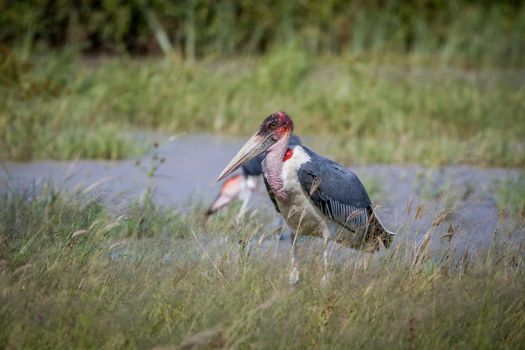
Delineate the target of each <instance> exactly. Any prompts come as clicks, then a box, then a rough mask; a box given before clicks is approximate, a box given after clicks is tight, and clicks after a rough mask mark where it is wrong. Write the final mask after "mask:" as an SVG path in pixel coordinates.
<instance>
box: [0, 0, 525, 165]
mask: <svg viewBox="0 0 525 350" xmlns="http://www.w3.org/2000/svg"><path fill="white" fill-rule="evenodd" d="M0 23H2V24H3V25H1V26H0V42H1V43H3V44H2V45H6V46H0V159H3V160H31V159H42V158H54V159H72V158H75V157H81V158H106V159H119V158H123V157H127V156H135V155H138V154H140V153H141V152H142V151H143V150H144V145H143V144H142V143H141V142H140V141H137V140H136V139H135V138H134V137H133V136H132V135H133V134H134V132H135V131H137V130H143V129H145V128H146V129H154V130H158V131H160V132H164V133H184V132H195V131H198V132H215V133H219V132H220V133H228V134H236V135H241V134H242V135H245V134H248V133H251V132H253V130H254V129H255V127H256V126H257V125H258V123H259V122H260V120H261V119H262V118H263V117H265V116H266V115H268V114H269V113H271V112H274V111H276V110H285V111H287V112H289V113H290V114H291V115H292V116H293V117H294V120H295V121H296V122H297V123H296V124H297V128H296V129H297V130H296V131H297V132H298V133H299V134H301V135H309V134H310V135H311V134H315V135H316V136H317V135H321V136H323V138H324V139H325V140H328V142H325V143H323V144H321V145H314V146H318V148H322V149H320V151H324V152H327V153H329V154H331V155H332V156H335V157H336V158H338V159H339V160H340V161H343V162H345V163H349V162H358V163H365V162H418V163H425V164H442V163H470V164H477V165H482V166H524V165H525V147H524V144H523V139H525V119H524V118H523V116H524V114H525V102H524V101H525V89H524V75H523V68H524V67H525V35H524V34H523V33H525V5H524V4H523V3H522V2H519V1H517V2H516V1H507V2H501V1H500V2H495V3H491V2H480V1H478V2H472V1H467V0H458V1H438V2H436V1H415V0H414V1H399V0H388V1H379V0H377V1H343V0H333V1H321V2H319V1H311V0H308V1H301V2H290V1H282V0H271V1H264V2H253V1H245V0H226V1H209V0H182V1H177V2H171V1H165V0H153V1H148V0H144V1H131V2H117V1H111V0H105V1H81V2H78V3H72V2H67V1H49V0H37V1H28V0H22V1H16V2H7V3H2V4H0ZM161 49H162V50H161ZM159 51H163V53H164V55H163V58H159V57H158V56H154V55H155V54H158V53H159ZM105 54H110V55H109V56H104V55H105ZM141 54H148V55H149V56H140V55H141Z"/></svg>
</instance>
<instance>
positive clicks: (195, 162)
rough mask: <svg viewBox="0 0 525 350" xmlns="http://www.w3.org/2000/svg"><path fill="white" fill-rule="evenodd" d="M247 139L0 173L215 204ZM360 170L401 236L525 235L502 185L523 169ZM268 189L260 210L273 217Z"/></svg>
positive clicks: (188, 140)
mask: <svg viewBox="0 0 525 350" xmlns="http://www.w3.org/2000/svg"><path fill="white" fill-rule="evenodd" d="M243 141H245V139H244V138H224V137H218V136H210V135H190V136H183V137H178V138H174V139H172V140H167V139H166V138H162V139H161V142H160V146H159V147H158V148H152V149H151V151H150V153H149V154H148V155H147V156H145V157H144V158H142V159H130V160H123V161H117V162H108V161H90V160H78V161H74V162H57V161H40V162H29V163H10V162H8V163H4V170H3V171H0V188H2V187H3V188H5V187H6V186H26V185H32V184H34V183H37V184H38V183H41V182H43V181H51V182H53V183H55V184H56V185H57V186H60V187H63V188H65V189H69V190H72V189H75V188H85V189H87V190H88V191H90V192H91V193H95V194H97V195H99V196H101V197H103V198H104V199H106V200H108V201H109V202H110V203H111V204H112V205H114V206H115V207H119V206H126V205H127V204H128V203H129V200H130V199H133V198H138V197H139V196H140V195H141V194H142V193H144V191H145V189H146V188H147V187H148V186H152V188H154V189H155V200H156V201H157V202H158V203H159V204H165V205H176V206H179V207H181V208H184V206H185V205H187V203H188V201H189V199H192V198H193V199H198V200H203V201H205V202H209V201H211V200H212V199H213V198H214V197H215V195H216V194H217V191H218V188H219V185H218V184H217V183H216V182H215V179H216V177H217V175H218V174H219V173H220V171H221V170H222V169H223V167H224V166H225V165H226V164H227V163H228V162H229V160H230V159H231V157H232V156H233V154H235V152H236V151H237V150H238V149H239V147H240V146H241V145H242V143H243ZM306 141H307V142H306V143H308V140H306ZM154 157H156V158H157V160H158V159H160V158H165V161H164V162H163V163H162V164H160V165H159V167H158V169H157V170H156V171H155V172H154V174H153V176H152V177H149V176H148V175H147V172H148V171H149V170H150V169H151V167H152V164H154V163H155V162H157V160H154V159H153V158H154ZM137 160H138V161H139V163H140V164H138V165H137V164H136V163H137ZM352 170H354V171H355V172H356V173H357V174H358V175H359V176H360V177H361V178H362V179H363V181H364V182H365V184H370V185H371V187H372V188H374V189H376V190H374V191H372V193H371V197H372V200H373V201H374V203H375V205H377V206H378V208H377V210H378V213H379V215H380V218H381V220H382V221H383V222H384V223H385V225H386V226H387V227H388V228H389V229H391V230H393V231H399V232H403V234H402V235H400V237H399V238H398V239H397V240H401V239H413V238H414V237H416V240H421V239H422V237H423V236H424V234H425V233H427V232H429V231H431V232H432V233H433V235H432V237H433V240H434V241H435V242H436V243H437V245H438V246H439V243H440V242H442V241H443V240H445V238H442V236H443V235H445V234H447V232H448V231H449V230H450V229H452V228H454V229H455V231H456V235H455V237H454V239H453V241H454V242H455V244H457V246H458V247H466V246H472V247H480V246H484V245H486V244H488V243H490V241H491V239H492V236H493V234H494V232H495V231H504V230H506V231H509V232H513V233H514V235H515V236H518V237H523V235H524V230H523V227H522V226H520V224H519V223H516V222H515V221H514V220H512V219H509V220H503V221H501V220H499V215H498V213H499V211H498V201H497V189H498V183H500V182H501V181H507V180H511V179H516V178H517V177H518V176H519V174H520V170H512V169H481V168H476V167H470V166H446V167H442V168H434V169H424V168H421V167H419V166H403V165H372V166H356V167H352ZM262 187H263V186H260V189H259V192H258V193H257V194H256V196H255V198H254V200H253V201H252V207H253V208H257V210H258V211H260V212H261V211H262V212H265V211H266V212H267V213H270V214H271V215H273V212H274V210H273V207H272V205H271V203H270V202H269V200H268V199H267V196H266V194H265V192H264V189H263V188H262ZM315 244H318V242H316V243H315Z"/></svg>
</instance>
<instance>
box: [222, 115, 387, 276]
mask: <svg viewBox="0 0 525 350" xmlns="http://www.w3.org/2000/svg"><path fill="white" fill-rule="evenodd" d="M293 129H294V124H293V121H292V119H291V118H290V117H289V116H288V115H287V114H286V113H285V112H277V113H274V114H271V115H270V116H268V117H267V118H266V119H265V120H264V121H263V122H262V124H261V126H260V127H259V129H258V130H257V132H256V133H255V134H254V135H253V136H252V137H250V139H249V140H248V141H247V142H246V144H245V145H244V146H242V148H241V149H240V150H239V152H238V153H237V154H236V155H235V156H234V157H233V159H232V160H231V161H230V163H229V164H228V165H227V166H226V168H225V169H224V170H223V171H222V173H221V174H220V175H219V177H218V178H217V181H220V180H222V179H224V178H225V177H227V176H228V175H230V174H231V173H232V172H234V171H235V170H236V169H237V168H239V167H240V166H242V165H243V164H244V163H246V162H248V161H250V160H251V159H254V158H257V157H259V156H261V155H262V156H263V157H264V159H263V161H262V164H261V165H262V171H263V178H264V183H265V185H266V189H267V191H268V195H269V196H270V198H271V200H272V202H273V204H274V206H275V209H276V210H277V212H279V213H280V214H281V215H282V217H283V219H284V221H285V222H286V224H287V226H288V227H289V229H290V230H291V231H292V233H293V234H294V236H295V237H296V238H295V239H293V243H292V252H291V270H290V283H291V284H296V283H297V282H298V281H299V270H298V264H297V260H296V246H297V245H296V241H297V237H298V236H300V235H306V236H316V237H321V238H322V239H323V263H324V267H325V276H324V277H323V279H324V278H325V277H327V275H328V256H329V252H328V242H329V241H336V242H338V243H340V244H342V245H344V246H347V247H350V248H353V249H358V250H364V251H368V252H375V251H377V250H379V248H381V247H384V248H388V247H389V246H390V245H391V243H392V240H393V238H394V236H395V233H393V232H391V231H389V230H387V229H386V228H385V227H384V226H383V225H382V224H381V222H380V221H379V219H378V218H377V215H376V212H375V208H374V207H373V206H372V202H371V200H370V197H369V195H368V193H367V191H366V189H365V187H364V186H363V184H362V183H361V181H360V180H359V178H358V177H357V175H356V174H355V173H353V172H352V171H351V170H349V169H348V168H346V167H343V166H341V165H339V164H338V163H336V162H334V161H332V160H330V159H327V158H325V157H323V156H321V155H318V154H317V153H315V152H313V151H312V150H310V149H308V148H307V147H305V146H303V145H292V144H290V137H291V135H292V133H293Z"/></svg>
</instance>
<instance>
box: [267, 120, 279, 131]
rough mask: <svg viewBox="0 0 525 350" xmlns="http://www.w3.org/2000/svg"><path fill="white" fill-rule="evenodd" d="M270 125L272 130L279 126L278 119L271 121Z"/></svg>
mask: <svg viewBox="0 0 525 350" xmlns="http://www.w3.org/2000/svg"><path fill="white" fill-rule="evenodd" d="M268 127H269V128H270V129H272V130H273V129H275V128H276V127H277V122H276V121H273V122H271V123H270V125H268Z"/></svg>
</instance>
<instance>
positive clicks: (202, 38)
mask: <svg viewBox="0 0 525 350" xmlns="http://www.w3.org/2000/svg"><path fill="white" fill-rule="evenodd" d="M0 24H2V25H0V42H4V43H7V44H9V45H12V46H19V47H21V48H22V49H23V50H24V51H25V52H27V51H31V50H32V49H33V48H34V47H37V48H42V47H45V48H47V47H53V48H56V47H67V46H69V45H77V44H81V45H83V50H84V51H87V52H100V51H103V52H114V53H115V52H117V53H135V54H136V53H152V52H158V51H159V48H162V49H163V50H164V51H166V52H168V51H175V52H177V53H179V54H184V55H185V56H186V57H187V58H188V59H194V58H196V57H197V58H198V57H207V56H209V55H213V56H216V55H222V56H228V55H234V54H260V53H266V52H268V51H271V50H273V49H275V48H276V47H281V46H282V45H283V44H285V43H290V42H293V43H295V44H297V45H299V46H300V48H301V49H303V50H306V51H307V52H308V53H309V54H314V55H317V54H319V53H332V54H348V53H350V54H362V53H372V54H375V55H379V56H383V55H384V54H385V53H390V54H401V55H405V54H409V55H412V56H418V57H427V58H436V57H437V58H439V59H441V60H444V61H446V62H454V63H460V64H465V65H472V64H474V65H479V64H483V65H504V66H513V67H523V66H524V63H525V40H524V34H523V33H525V5H524V4H523V2H521V1H497V2H491V1H469V0H447V1H433V0H424V1H418V0H386V1H385V0H369V1H346V0H331V1H316V0H305V1H286V0H269V1H257V2H254V1H250V0H222V1H211V0H179V1H176V2H173V1H169V0H141V1H112V0H104V1H93V0H91V1H90V0H83V1H80V2H71V1H65V0H56V1H51V0H19V1H8V2H3V3H1V4H0Z"/></svg>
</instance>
